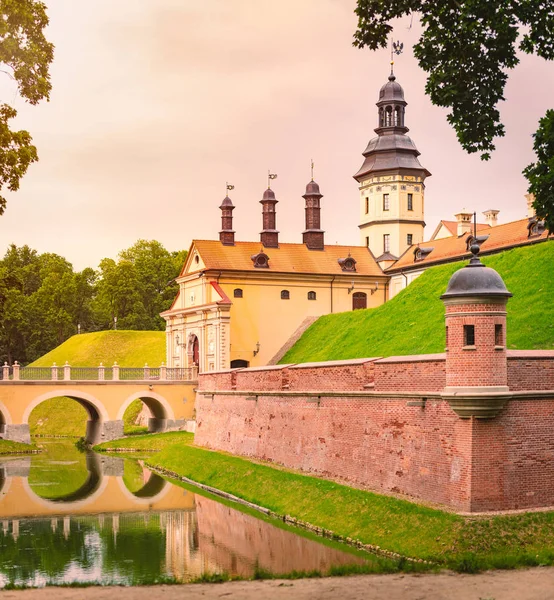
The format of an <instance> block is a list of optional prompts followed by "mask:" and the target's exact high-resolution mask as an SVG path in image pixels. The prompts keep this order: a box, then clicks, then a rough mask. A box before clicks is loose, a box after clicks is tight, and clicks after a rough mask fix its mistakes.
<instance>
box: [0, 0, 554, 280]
mask: <svg viewBox="0 0 554 600" xmlns="http://www.w3.org/2000/svg"><path fill="white" fill-rule="evenodd" d="M45 1H46V4H47V6H48V14H49V17H50V26H49V28H48V31H47V36H48V38H49V40H50V41H52V42H53V43H54V44H55V47H56V50H55V57H54V63H53V65H52V68H51V75H52V85H53V90H52V94H51V99H50V102H42V103H41V104H40V105H38V106H34V107H33V106H30V105H28V104H26V103H25V102H24V101H23V100H22V99H21V98H19V97H18V96H17V94H16V93H15V92H16V90H15V89H14V87H13V83H12V82H10V81H9V80H8V79H7V78H6V79H5V80H3V81H2V80H0V101H1V102H6V103H8V104H11V105H13V106H14V107H15V108H16V109H17V110H18V113H19V114H18V117H17V122H16V125H17V126H18V127H20V128H23V129H27V130H28V131H29V132H30V133H31V134H32V136H33V139H34V142H35V144H36V146H37V148H38V152H39V156H40V161H39V162H38V163H35V164H33V165H31V167H30V168H29V171H28V173H27V175H26V176H25V178H24V180H22V183H21V188H20V190H19V191H18V192H17V193H8V194H7V198H8V208H7V210H6V213H5V214H4V215H3V216H2V217H0V241H1V243H0V251H2V252H3V250H4V248H7V247H8V245H9V244H10V243H15V244H17V245H23V244H28V245H29V246H31V247H32V248H35V249H36V250H37V251H39V252H55V253H57V254H60V255H62V256H64V257H65V258H67V259H68V260H69V261H70V262H71V263H73V265H74V267H75V268H76V269H79V270H80V269H82V268H84V267H88V266H90V267H96V266H97V265H98V263H99V261H100V260H101V259H102V258H104V257H114V258H115V257H116V256H117V254H118V252H119V251H121V250H123V249H124V248H127V247H129V246H131V245H132V244H133V243H134V242H135V241H136V240H138V239H155V240H158V241H160V242H161V243H162V244H163V245H164V246H165V247H166V248H167V249H168V250H180V249H183V248H185V249H186V248H188V247H189V245H190V243H191V241H192V240H193V239H195V238H196V239H217V237H218V232H219V229H220V225H221V220H220V211H219V208H218V207H219V205H220V203H221V200H222V199H223V197H224V196H225V192H226V188H225V186H226V182H229V183H231V184H233V185H234V186H235V189H234V190H233V191H232V192H231V198H232V200H233V203H234V205H235V207H236V208H235V211H234V217H235V219H234V229H235V230H236V239H237V240H258V239H259V232H260V230H261V222H262V221H261V205H260V204H259V200H260V199H261V197H262V194H263V192H264V189H265V188H266V187H267V172H268V169H271V171H272V172H273V173H277V174H278V178H277V179H276V180H275V181H274V182H273V184H272V188H273V189H274V190H275V193H276V197H277V199H278V200H279V204H278V205H277V228H278V229H279V230H280V232H281V233H280V240H281V241H283V242H301V240H302V231H303V229H304V200H303V198H302V194H303V193H304V191H305V186H306V184H307V183H308V182H309V180H310V161H311V160H312V159H313V161H314V163H315V179H316V181H317V182H318V183H319V185H320V187H321V192H322V193H323V194H324V197H323V199H322V227H323V229H325V230H326V234H325V240H326V243H329V244H334V243H339V244H345V245H349V244H352V245H359V243H360V241H359V233H358V227H357V226H358V222H359V221H358V217H359V192H358V189H357V184H356V182H355V181H354V179H353V178H352V175H353V174H354V173H355V172H356V171H357V170H358V169H359V167H360V166H361V164H362V162H363V157H362V152H363V150H364V149H365V147H366V145H367V142H368V141H369V140H370V138H372V137H374V135H375V134H374V132H373V129H374V128H375V127H376V126H377V108H376V107H375V102H376V101H377V98H378V92H379V88H380V87H381V85H382V84H383V83H385V82H386V81H387V76H388V74H389V53H388V51H387V50H380V51H377V52H371V51H369V50H359V49H356V48H354V47H353V46H352V36H353V33H354V31H355V28H356V17H355V15H354V12H353V11H354V7H355V1H354V0H280V1H279V2H275V1H274V0H202V1H201V2H199V1H198V0H117V1H113V0H95V2H76V1H75V0H45ZM409 26H410V20H409V19H404V20H401V21H399V22H397V23H396V24H395V32H394V37H395V39H400V40H402V41H403V43H404V53H403V54H402V55H401V56H400V57H398V58H397V59H396V64H395V73H396V76H397V81H398V82H399V83H400V84H401V85H402V86H403V88H404V92H405V97H406V100H407V102H408V106H407V109H406V124H407V126H408V127H409V128H410V133H409V134H408V135H410V137H411V138H412V139H413V140H414V142H415V143H416V145H417V147H418V149H419V151H420V152H421V156H420V162H421V164H422V165H423V166H424V167H426V168H427V169H428V170H429V171H431V173H432V177H430V178H429V179H428V180H427V182H426V196H425V209H426V211H425V220H426V222H427V227H426V230H425V238H426V239H428V238H429V237H430V236H431V235H432V232H433V230H434V228H435V226H436V225H437V223H438V221H439V220H440V219H452V218H453V215H454V214H455V213H456V212H459V211H460V210H461V209H466V210H469V211H474V210H476V211H478V213H479V212H481V211H484V210H487V209H490V208H494V209H498V210H500V215H499V220H500V222H508V221H512V220H515V219H518V218H523V217H525V216H526V203H525V198H524V194H525V193H526V187H527V186H526V181H525V179H524V178H523V176H522V175H521V171H522V169H523V168H524V167H525V166H526V165H528V164H529V163H530V162H532V161H533V160H534V155H533V151H532V137H531V134H532V133H533V132H534V131H535V130H536V129H537V126H538V120H539V118H540V117H542V116H543V115H544V113H545V112H546V110H547V109H548V108H552V98H553V97H554V63H547V62H546V61H544V60H542V59H540V58H537V57H532V56H531V57H530V56H525V55H523V56H522V57H521V63H520V64H519V65H518V66H517V67H516V69H514V70H513V71H511V73H510V78H509V81H508V85H507V88H506V94H505V97H506V101H505V102H503V103H501V106H500V109H501V116H502V120H503V122H504V124H505V126H506V131H507V133H506V136H505V137H504V138H502V139H500V140H498V143H497V150H496V152H495V153H494V155H493V158H492V160H490V161H488V162H483V161H481V160H480V159H479V157H478V156H477V155H468V154H466V153H465V152H464V151H463V150H462V149H461V147H460V146H459V144H458V142H457V140H456V137H455V134H454V132H453V130H452V129H451V128H450V126H449V125H448V123H447V122H446V112H447V111H446V110H445V109H441V108H438V107H435V106H433V105H432V104H431V102H430V100H429V99H428V98H427V96H425V93H424V86H425V74H424V73H423V72H422V71H421V70H420V69H419V68H418V66H417V62H416V60H415V59H414V57H413V53H412V46H413V44H414V43H415V42H416V41H417V39H418V37H419V32H420V30H419V26H418V23H417V19H415V20H414V23H413V24H412V27H411V28H410V27H409Z"/></svg>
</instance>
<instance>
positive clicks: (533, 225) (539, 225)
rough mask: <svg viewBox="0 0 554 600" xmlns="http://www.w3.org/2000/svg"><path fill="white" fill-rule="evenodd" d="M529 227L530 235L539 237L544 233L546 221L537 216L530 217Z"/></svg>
mask: <svg viewBox="0 0 554 600" xmlns="http://www.w3.org/2000/svg"><path fill="white" fill-rule="evenodd" d="M527 228H528V229H529V234H528V237H530V238H531V237H539V236H540V235H542V234H543V233H544V229H545V226H544V221H539V220H538V219H537V217H533V218H532V219H530V221H529V224H528V225H527Z"/></svg>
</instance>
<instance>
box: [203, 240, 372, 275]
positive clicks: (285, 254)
mask: <svg viewBox="0 0 554 600" xmlns="http://www.w3.org/2000/svg"><path fill="white" fill-rule="evenodd" d="M193 247H195V248H196V249H197V250H198V253H199V254H200V257H201V259H202V261H203V262H204V264H205V266H206V270H217V271H220V270H221V271H255V272H269V273H306V274H310V273H314V274H319V275H341V274H344V275H354V276H356V275H369V276H375V275H383V271H382V270H381V267H379V265H378V264H377V263H376V262H375V258H374V257H373V255H372V254H371V252H370V251H369V249H368V248H366V247H365V246H325V249H324V250H308V248H307V247H306V246H305V245H304V244H279V247H278V248H264V247H263V246H262V244H261V243H260V242H236V243H235V245H234V246H224V245H223V244H222V243H221V242H220V241H216V240H194V241H193ZM260 251H262V252H264V253H265V254H267V256H269V269H260V268H256V267H254V263H253V262H252V260H251V258H250V257H251V256H253V255H255V254H258V253H259V252H260ZM349 254H350V255H351V256H352V258H354V260H355V261H356V272H355V273H351V272H349V271H346V272H345V271H343V270H342V269H341V266H340V265H339V263H338V259H339V258H347V257H348V255H349Z"/></svg>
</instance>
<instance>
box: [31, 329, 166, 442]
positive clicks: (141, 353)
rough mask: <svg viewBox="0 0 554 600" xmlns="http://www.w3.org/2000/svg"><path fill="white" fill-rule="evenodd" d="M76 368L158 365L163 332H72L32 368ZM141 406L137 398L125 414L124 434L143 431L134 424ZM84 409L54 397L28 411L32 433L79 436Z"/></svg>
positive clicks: (83, 424)
mask: <svg viewBox="0 0 554 600" xmlns="http://www.w3.org/2000/svg"><path fill="white" fill-rule="evenodd" d="M66 361H67V362H69V364H70V365H74V366H79V367H97V366H98V365H99V364H100V363H103V364H104V365H105V366H107V367H110V366H112V365H113V363H114V361H116V362H117V363H118V364H119V365H120V366H121V367H142V366H144V364H145V363H148V364H149V365H150V366H152V367H158V366H159V365H161V364H162V362H163V361H165V333H164V332H163V331H97V332H95V333H82V334H81V335H74V336H73V337H72V338H69V339H68V340H67V341H65V342H64V343H63V344H61V345H60V346H58V347H57V348H54V350H52V351H50V352H48V354H45V355H44V356H42V357H41V358H39V359H38V360H36V361H35V362H34V363H32V364H31V365H29V366H32V367H50V366H52V364H53V363H56V364H57V365H63V364H65V362H66ZM141 408H142V402H141V401H140V400H136V401H135V402H133V404H131V406H129V408H128V409H127V411H126V412H125V416H124V427H125V432H126V433H133V432H136V431H142V430H143V429H144V428H141V427H137V426H136V425H134V423H135V420H136V418H137V416H138V414H139V413H140V411H141ZM87 418H88V417H87V412H86V411H85V409H84V408H83V407H82V406H81V405H80V404H79V403H78V402H76V401H75V400H72V399H71V398H65V397H60V398H53V399H52V400H46V401H45V402H42V404H39V405H38V406H37V407H36V408H35V409H34V410H33V412H32V413H31V416H30V418H29V426H30V428H31V434H32V435H41V436H59V435H63V436H70V437H80V436H82V435H84V434H85V429H86V421H87Z"/></svg>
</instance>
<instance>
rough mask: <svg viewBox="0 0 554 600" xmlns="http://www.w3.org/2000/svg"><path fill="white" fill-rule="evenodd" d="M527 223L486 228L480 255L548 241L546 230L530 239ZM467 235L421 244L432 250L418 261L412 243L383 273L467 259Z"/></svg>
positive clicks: (512, 223)
mask: <svg viewBox="0 0 554 600" xmlns="http://www.w3.org/2000/svg"><path fill="white" fill-rule="evenodd" d="M528 224H529V220H528V219H521V220H519V221H512V222H511V223H504V224H502V225H496V226H495V227H490V228H488V229H486V231H482V235H488V236H489V238H488V239H487V240H486V241H485V242H483V244H482V245H481V254H482V255H483V254H488V253H490V252H497V251H499V250H502V249H507V248H511V247H512V246H523V245H526V244H532V243H535V242H540V241H544V240H546V239H547V238H548V231H544V232H543V233H542V234H541V235H540V236H535V237H531V238H530V237H529V230H528V228H527V225H528ZM478 230H479V228H478ZM468 235H469V234H464V235H461V236H460V237H458V236H453V237H447V238H441V239H438V240H430V241H428V242H422V243H421V244H419V246H420V247H421V248H433V251H432V252H430V253H429V254H427V255H426V256H425V258H424V259H423V260H419V261H417V262H415V261H414V251H415V250H416V248H417V247H418V245H416V244H414V245H413V246H411V247H410V248H408V249H407V250H406V252H405V253H404V254H403V255H402V256H401V257H400V258H399V259H398V260H397V261H396V262H395V263H394V265H392V266H391V267H389V268H388V269H387V270H386V272H387V273H391V272H395V271H400V270H405V269H410V268H422V267H423V268H425V267H426V266H428V265H434V264H437V263H441V262H450V261H453V260H462V259H464V258H468V257H469V256H471V254H470V252H469V251H468V249H467V239H468Z"/></svg>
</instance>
